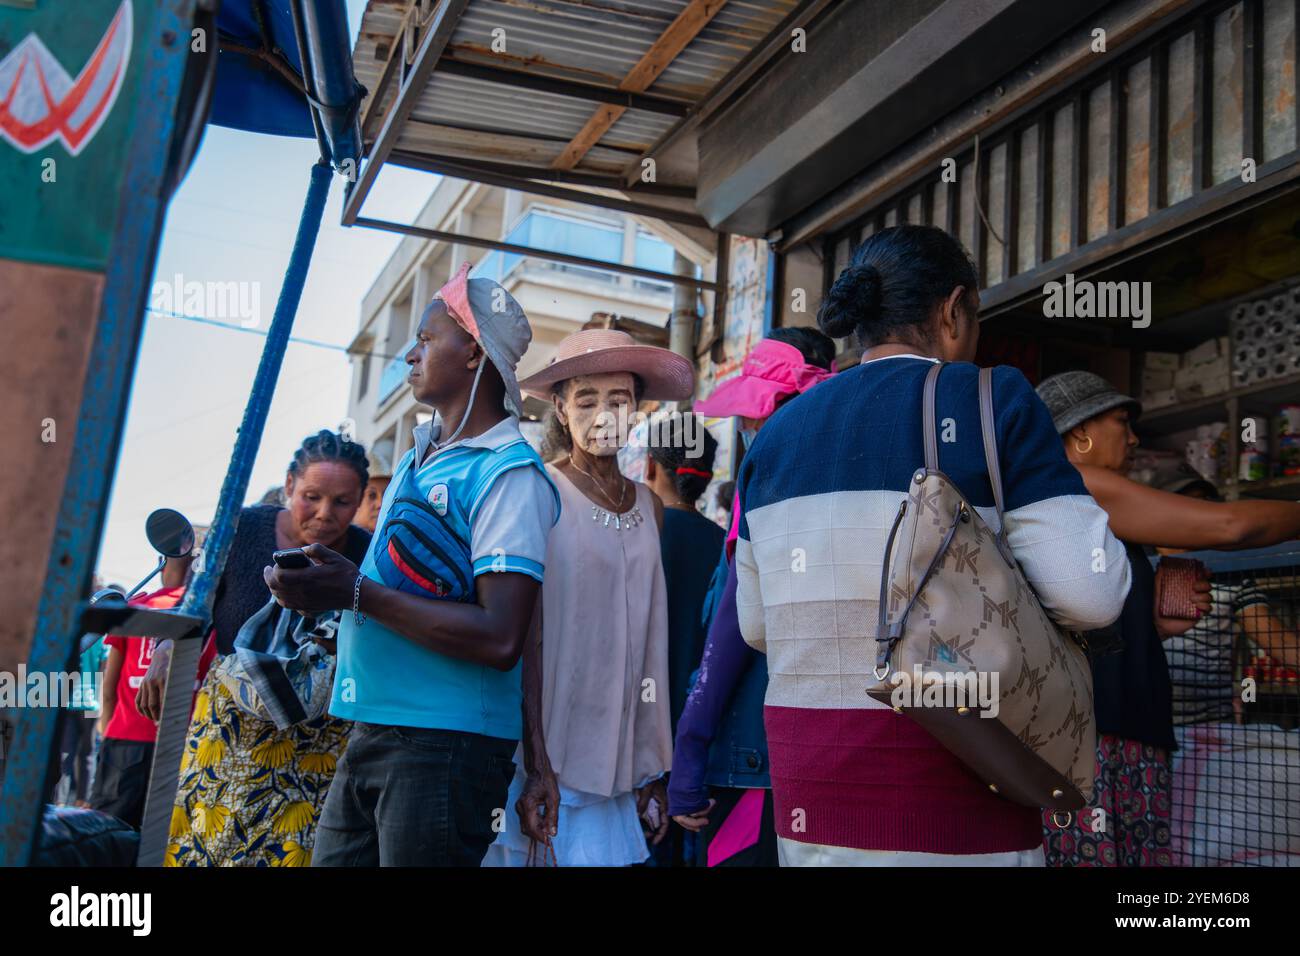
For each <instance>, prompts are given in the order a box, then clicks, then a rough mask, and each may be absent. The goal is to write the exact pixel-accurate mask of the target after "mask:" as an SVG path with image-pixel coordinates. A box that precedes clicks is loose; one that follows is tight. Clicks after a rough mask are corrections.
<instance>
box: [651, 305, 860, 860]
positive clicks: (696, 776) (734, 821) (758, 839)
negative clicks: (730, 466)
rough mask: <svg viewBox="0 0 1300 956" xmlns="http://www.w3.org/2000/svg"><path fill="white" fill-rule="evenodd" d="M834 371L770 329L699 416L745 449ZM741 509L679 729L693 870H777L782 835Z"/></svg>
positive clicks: (683, 811)
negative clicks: (776, 818) (739, 607)
mask: <svg viewBox="0 0 1300 956" xmlns="http://www.w3.org/2000/svg"><path fill="white" fill-rule="evenodd" d="M834 367H835V343H834V342H833V341H832V340H831V339H830V338H828V337H827V336H825V335H823V334H822V333H821V332H818V331H817V330H816V329H809V328H784V329H773V330H772V332H771V333H770V334H769V336H768V337H767V338H765V339H763V340H762V341H761V342H759V343H758V345H756V346H755V347H754V349H753V351H752V352H750V353H749V355H748V356H747V357H746V358H745V364H744V366H743V367H742V369H741V372H740V374H739V375H737V376H736V377H735V378H732V379H728V380H727V381H725V382H723V383H722V384H721V385H719V386H718V387H717V388H716V389H714V391H713V394H712V395H710V396H709V397H708V398H707V399H705V400H704V401H702V402H696V403H695V408H694V411H695V413H696V414H697V415H708V416H712V417H723V416H735V417H737V418H739V419H740V429H741V432H740V434H741V436H742V440H743V441H744V443H745V446H746V447H748V446H749V443H750V441H752V440H753V436H754V435H755V434H757V433H758V430H759V429H760V428H762V427H763V425H764V424H765V423H766V422H767V420H768V418H769V417H771V415H772V414H773V413H774V412H775V411H776V410H777V409H778V408H780V407H781V406H782V405H784V404H785V403H787V402H789V401H790V400H792V399H794V398H795V397H796V396H798V395H800V394H801V393H803V392H806V391H807V390H808V389H810V388H812V387H813V386H815V385H816V384H817V383H819V382H822V381H825V380H826V379H827V378H829V377H830V376H831V374H832V373H833V371H834ZM739 516H740V507H739V504H738V503H737V505H736V506H734V507H733V508H732V524H731V531H730V533H729V534H728V536H727V544H726V547H725V548H724V549H723V553H722V555H721V559H720V560H719V563H718V569H717V571H716V572H715V573H714V584H713V589H712V595H711V599H710V600H707V601H706V602H705V609H706V614H707V613H709V611H710V610H711V611H712V622H711V623H710V625H709V635H708V639H707V641H706V642H705V645H704V656H703V658H702V660H701V662H700V668H699V676H698V677H697V678H696V681H695V685H694V687H692V688H691V692H690V696H689V697H688V698H687V701H686V707H685V709H684V710H683V711H682V715H681V717H680V718H679V719H678V722H677V736H676V740H675V742H674V753H673V769H672V774H671V776H670V777H669V785H668V812H669V813H670V814H672V816H673V819H674V820H676V821H677V822H678V823H679V824H680V825H681V826H683V827H685V828H686V829H687V830H689V831H692V832H695V833H698V834H700V840H699V843H698V845H697V848H696V862H697V863H698V864H700V865H707V866H776V865H777V843H776V829H775V825H774V823H773V818H772V813H773V809H772V793H771V781H770V779H769V777H768V772H767V736H766V734H765V733H764V730H763V695H764V692H765V691H766V689H767V667H766V662H765V660H764V658H763V655H762V654H759V653H758V652H757V651H754V650H753V649H751V648H750V647H749V646H748V645H747V644H746V643H745V640H744V638H743V637H742V636H741V633H740V623H739V621H738V619H737V617H736V569H735V566H734V564H733V563H732V562H731V560H730V558H731V554H732V552H733V550H734V548H735V540H736V531H737V521H738V520H739Z"/></svg>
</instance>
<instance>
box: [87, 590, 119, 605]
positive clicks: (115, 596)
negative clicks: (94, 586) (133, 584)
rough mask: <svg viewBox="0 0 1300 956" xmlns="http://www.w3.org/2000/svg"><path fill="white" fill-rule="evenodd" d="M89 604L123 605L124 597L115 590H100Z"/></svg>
mask: <svg viewBox="0 0 1300 956" xmlns="http://www.w3.org/2000/svg"><path fill="white" fill-rule="evenodd" d="M90 603H91V604H125V603H126V595H124V594H123V593H122V592H121V591H119V590H118V589H117V588H100V589H99V590H98V591H96V592H95V593H94V595H93V596H92V597H91V599H90Z"/></svg>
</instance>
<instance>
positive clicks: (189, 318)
mask: <svg viewBox="0 0 1300 956" xmlns="http://www.w3.org/2000/svg"><path fill="white" fill-rule="evenodd" d="M145 312H148V313H150V314H152V315H160V316H162V317H163V318H167V319H184V320H185V321H186V322H198V323H199V324H201V325H211V326H215V327H216V328H218V329H226V330H228V331H231V332H247V333H249V334H252V335H258V336H261V337H262V338H266V336H267V334H268V333H267V332H266V331H264V330H262V329H254V328H249V327H247V326H243V325H231V324H230V323H229V322H218V321H217V320H216V319H209V318H206V317H205V316H201V315H187V314H185V313H184V312H168V311H166V310H164V309H154V308H146V309H145ZM289 341H290V342H292V343H294V344H295V345H310V346H312V347H313V348H318V349H330V350H331V351H334V352H343V353H344V354H347V355H355V356H358V357H361V356H366V357H373V358H381V359H387V360H389V361H391V360H392V359H395V358H399V357H400V356H397V355H389V354H386V353H384V352H376V351H365V352H356V351H352V350H350V349H349V348H348V347H347V346H346V345H339V344H338V343H337V342H321V341H319V340H318V339H304V338H302V337H300V336H297V335H291V336H289ZM402 354H405V352H403V353H402Z"/></svg>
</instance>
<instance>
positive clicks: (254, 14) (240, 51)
mask: <svg viewBox="0 0 1300 956" xmlns="http://www.w3.org/2000/svg"><path fill="white" fill-rule="evenodd" d="M291 4H294V5H296V6H297V8H298V12H299V19H300V22H301V27H302V31H303V34H304V38H305V46H306V48H307V56H306V60H307V69H306V71H305V73H304V69H303V59H304V58H303V56H302V51H301V50H300V49H299V44H298V40H297V36H296V31H295V27H294V14H293V10H292V9H291ZM217 34H218V38H219V42H220V54H219V59H218V61H217V79H216V88H215V90H214V92H213V100H212V112H211V114H210V116H209V119H208V121H209V122H210V123H213V124H215V125H217V126H226V127H230V128H232V129H242V130H249V131H251V132H255V133H269V134H272V135H276V136H307V137H314V136H315V135H316V133H315V129H314V127H313V124H312V115H311V113H312V106H311V104H310V102H309V99H308V97H307V95H306V94H305V93H304V91H303V88H302V87H301V86H300V84H302V83H303V82H304V81H303V77H304V75H306V77H307V79H306V81H305V83H306V86H305V88H306V89H308V90H311V89H314V90H315V92H316V103H317V112H318V113H319V114H320V117H321V123H322V128H323V130H324V134H325V139H326V142H327V143H328V144H329V147H330V151H331V153H332V158H333V161H334V163H335V165H336V166H337V165H338V164H339V163H342V162H343V161H344V160H347V159H351V160H353V161H354V162H357V161H359V160H360V157H361V134H360V125H359V120H358V115H357V114H358V107H359V104H360V101H361V96H362V91H361V90H360V88H359V86H358V84H357V81H356V79H355V77H354V76H353V73H352V51H351V42H350V38H349V36H348V18H347V11H346V10H345V8H344V5H343V0H225V2H224V3H222V4H221V9H220V13H219V14H218V15H217ZM272 61H274V62H272ZM276 64H278V65H279V68H277V65H276ZM286 74H287V75H286Z"/></svg>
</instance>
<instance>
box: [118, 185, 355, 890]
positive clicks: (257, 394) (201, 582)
mask: <svg viewBox="0 0 1300 956" xmlns="http://www.w3.org/2000/svg"><path fill="white" fill-rule="evenodd" d="M332 176H333V170H332V169H331V168H330V166H329V165H328V163H326V162H324V161H322V162H319V163H317V164H316V165H314V166H313V167H312V171H311V185H310V187H309V188H308V190H307V199H306V201H305V203H304V204H303V209H302V217H301V218H300V219H299V222H298V235H297V237H296V238H295V239H294V243H293V253H292V255H291V256H290V257H289V268H288V269H287V270H286V272H285V276H284V285H283V286H281V288H280V298H279V300H278V301H277V302H276V304H275V316H274V318H272V320H271V328H270V330H269V332H268V333H267V336H266V345H265V346H264V348H263V349H262V358H261V361H260V362H259V363H258V366H257V376H256V378H254V379H253V389H252V392H251V393H250V394H249V396H248V405H247V406H246V407H245V409H244V419H243V422H242V423H241V424H240V426H239V436H238V437H237V438H236V439H235V449H234V452H233V453H232V454H231V457H230V466H229V468H228V469H227V470H226V480H225V481H224V482H223V483H222V486H221V498H220V500H219V501H218V502H217V512H216V516H215V517H214V518H213V519H212V528H211V529H210V530H209V531H208V535H207V538H206V539H205V540H204V543H203V569H202V571H200V572H198V573H197V574H196V575H195V576H194V580H193V582H191V584H190V586H189V588H188V589H187V590H186V592H185V598H184V600H182V602H181V605H180V608H179V612H180V613H181V614H188V615H191V616H193V617H196V618H199V619H201V620H202V621H203V622H204V626H203V628H202V629H201V631H200V632H199V634H197V635H196V637H201V636H203V635H206V634H207V631H208V627H209V622H210V621H211V617H212V602H213V600H214V598H215V597H216V592H217V584H218V582H219V581H220V580H221V573H222V571H223V570H224V569H225V566H226V557H227V556H228V554H229V552H230V545H231V542H232V541H233V540H234V537H235V527H236V525H237V524H238V522H239V513H240V510H241V509H242V508H243V502H244V497H245V495H246V494H247V492H248V479H249V476H250V475H251V474H252V471H253V461H254V459H255V458H256V457H257V449H258V446H259V445H260V444H261V441H262V431H263V429H264V428H265V426H266V418H267V414H268V413H269V412H270V409H271V399H272V398H273V397H274V394H275V383H276V379H277V378H279V375H280V366H281V365H282V364H283V363H284V353H285V349H286V347H287V346H288V344H289V333H290V332H291V331H292V330H293V320H294V317H295V316H296V315H297V312H298V303H299V301H300V300H301V299H302V290H303V286H304V284H305V283H306V281H307V269H308V267H309V266H310V265H311V257H312V251H313V250H314V249H315V247H316V236H317V234H318V233H319V232H320V224H321V217H322V216H323V215H324V213H325V200H326V198H327V197H328V195H329V187H330V179H331V178H332ZM201 645H202V641H200V640H184V641H179V642H178V643H177V644H176V645H175V647H174V648H173V649H172V658H171V666H170V669H169V671H168V677H167V693H166V697H165V699H164V701H163V712H162V719H161V720H160V722H159V727H158V744H157V746H156V747H155V749H154V759H153V772H152V774H151V776H150V779H149V794H148V796H147V797H146V800H145V812H144V820H143V823H142V825H141V827H140V854H139V857H138V860H137V865H139V866H161V865H162V862H163V856H164V854H165V852H166V849H167V836H168V831H169V829H170V824H171V814H172V804H173V803H174V801H175V799H176V787H177V783H178V777H179V773H180V765H181V754H182V750H183V748H184V745H185V731H186V728H187V726H188V723H189V712H190V697H191V695H192V692H193V687H194V678H195V675H196V673H197V670H198V659H199V653H200V650H201Z"/></svg>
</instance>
